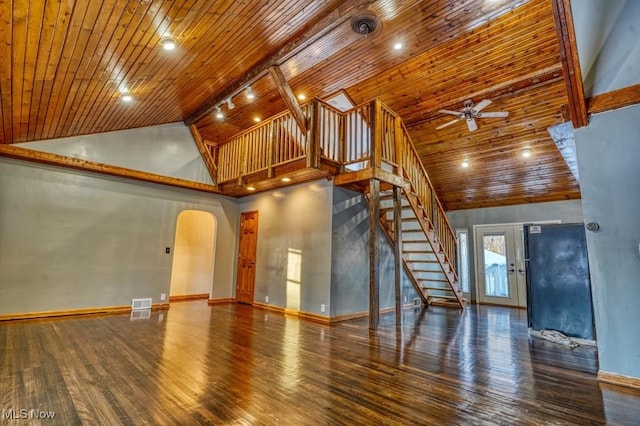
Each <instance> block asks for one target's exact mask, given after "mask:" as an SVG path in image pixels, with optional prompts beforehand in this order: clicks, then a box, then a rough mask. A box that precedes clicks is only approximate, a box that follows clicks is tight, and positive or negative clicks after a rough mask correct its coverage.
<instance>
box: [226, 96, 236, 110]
mask: <svg viewBox="0 0 640 426" xmlns="http://www.w3.org/2000/svg"><path fill="white" fill-rule="evenodd" d="M235 107H236V106H235V105H234V104H233V101H232V100H231V98H227V108H229V109H234V108H235Z"/></svg>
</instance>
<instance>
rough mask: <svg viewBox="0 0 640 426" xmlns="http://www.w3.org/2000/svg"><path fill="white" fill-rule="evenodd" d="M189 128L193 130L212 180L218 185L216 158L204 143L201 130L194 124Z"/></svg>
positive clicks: (194, 138)
mask: <svg viewBox="0 0 640 426" xmlns="http://www.w3.org/2000/svg"><path fill="white" fill-rule="evenodd" d="M189 130H191V135H192V136H193V140H194V141H195V143H196V146H197V147H198V151H200V156H201V157H202V161H204V164H205V166H206V167H207V170H208V171H209V176H211V180H212V181H213V182H214V185H217V181H218V167H217V166H216V162H215V159H214V158H213V157H212V156H211V151H210V150H209V147H208V146H207V145H206V144H205V143H204V141H203V140H202V137H201V136H200V132H198V128H197V127H196V126H195V125H194V124H192V125H190V126H189Z"/></svg>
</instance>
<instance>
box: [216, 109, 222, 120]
mask: <svg viewBox="0 0 640 426" xmlns="http://www.w3.org/2000/svg"><path fill="white" fill-rule="evenodd" d="M216 118H218V119H223V118H224V114H223V113H222V110H221V109H220V107H219V106H217V107H216Z"/></svg>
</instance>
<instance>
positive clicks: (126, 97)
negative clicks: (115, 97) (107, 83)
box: [120, 92, 133, 102]
mask: <svg viewBox="0 0 640 426" xmlns="http://www.w3.org/2000/svg"><path fill="white" fill-rule="evenodd" d="M120 99H122V101H123V102H131V101H132V100H133V96H131V94H130V93H126V92H125V93H123V94H121V95H120Z"/></svg>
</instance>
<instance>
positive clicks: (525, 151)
mask: <svg viewBox="0 0 640 426" xmlns="http://www.w3.org/2000/svg"><path fill="white" fill-rule="evenodd" d="M520 154H521V155H522V156H523V157H524V158H529V157H531V154H533V152H532V151H531V148H524V149H523V150H522V151H520Z"/></svg>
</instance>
